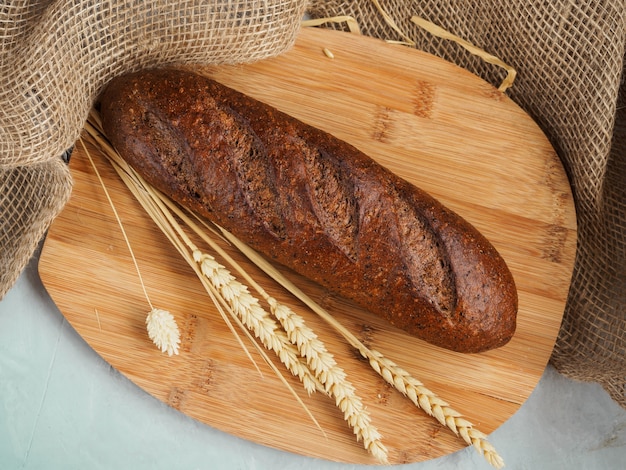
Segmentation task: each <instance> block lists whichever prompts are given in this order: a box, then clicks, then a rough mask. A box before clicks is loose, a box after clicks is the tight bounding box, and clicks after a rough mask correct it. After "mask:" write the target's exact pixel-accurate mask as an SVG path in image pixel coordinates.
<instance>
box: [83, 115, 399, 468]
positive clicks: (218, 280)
mask: <svg viewBox="0 0 626 470" xmlns="http://www.w3.org/2000/svg"><path fill="white" fill-rule="evenodd" d="M92 130H94V131H96V130H97V129H96V128H95V127H94V128H93V129H92ZM101 145H102V143H101ZM107 156H109V158H110V159H113V161H112V163H113V165H114V167H115V168H116V170H117V171H118V174H120V176H121V177H122V179H123V180H124V181H125V182H126V184H127V185H130V186H131V190H133V192H134V193H135V196H136V197H137V198H138V199H139V200H140V202H141V203H142V204H143V205H144V208H146V207H145V206H146V205H147V206H151V208H150V210H148V209H147V208H146V210H147V212H148V213H149V214H151V215H153V218H155V217H156V218H157V219H161V220H158V225H159V226H160V227H162V229H163V227H169V229H167V230H164V233H165V234H166V235H167V236H168V238H169V239H170V240H171V241H174V239H175V234H174V233H172V232H173V231H174V232H177V233H176V236H178V237H179V238H180V240H182V243H183V244H184V245H186V246H187V248H188V249H189V250H191V253H192V258H193V260H194V262H195V263H196V264H197V266H196V269H197V267H198V266H199V269H200V272H201V273H202V276H203V279H207V280H209V282H210V283H211V285H212V287H213V289H215V290H216V291H218V292H219V294H220V295H219V296H215V297H214V299H213V300H214V302H215V303H216V304H219V303H220V301H225V302H226V303H227V304H228V305H229V307H230V309H231V311H232V312H234V313H235V315H236V316H237V317H238V318H239V319H240V320H241V322H242V323H243V325H245V326H246V327H248V328H249V329H251V330H253V331H254V334H255V336H256V337H257V338H259V340H260V341H261V342H262V343H263V345H264V346H265V347H266V348H267V349H271V350H273V351H274V352H275V353H276V354H277V356H278V357H279V359H280V360H281V362H283V364H285V366H286V367H287V369H288V370H289V371H290V372H291V373H292V374H294V375H296V376H297V377H299V378H300V380H301V381H302V383H303V384H304V386H305V389H306V390H307V391H308V392H309V393H311V392H312V391H313V390H315V389H316V388H321V389H323V390H324V391H325V392H326V393H328V394H329V395H331V396H333V397H334V398H335V402H336V405H337V406H338V407H339V408H340V409H341V410H342V412H343V413H344V418H345V420H346V421H347V422H348V424H349V425H350V426H351V427H352V429H353V431H354V434H355V435H356V437H357V441H360V440H362V441H363V445H364V447H365V448H366V449H367V450H368V451H369V452H370V453H371V454H372V455H373V456H374V457H375V458H376V459H377V460H379V461H380V462H383V463H384V462H387V449H386V448H385V447H384V445H383V444H382V442H381V436H380V434H379V432H378V431H377V429H376V428H375V427H374V426H373V425H372V423H371V418H370V416H369V414H368V413H367V412H366V410H365V408H364V407H363V404H362V402H361V400H360V398H358V396H357V395H356V393H355V388H354V387H353V386H352V384H350V383H349V382H348V381H347V379H346V374H345V372H343V370H342V369H340V368H339V367H338V366H337V364H336V362H335V361H334V358H333V357H332V355H331V354H330V353H328V351H327V350H326V348H325V346H324V345H323V343H322V342H321V340H319V338H317V336H316V335H315V334H314V333H313V331H312V330H310V329H309V328H308V327H306V325H304V320H303V319H301V317H299V316H298V315H296V314H295V313H294V312H292V311H291V309H288V308H287V307H286V306H284V305H281V304H279V303H278V302H276V301H275V299H273V298H271V297H270V296H269V295H267V293H265V291H264V290H263V289H262V288H261V287H260V286H259V285H258V284H257V283H256V282H254V281H253V280H252V279H251V278H250V277H249V276H248V275H247V274H245V271H244V270H243V269H242V268H241V267H240V266H239V265H238V264H237V263H235V261H234V260H232V258H230V257H229V256H228V255H227V254H226V253H225V252H224V251H223V250H221V248H219V246H218V245H217V244H215V243H214V242H212V241H211V240H209V242H210V244H211V245H212V246H213V247H214V248H215V249H217V250H219V251H220V253H221V254H222V255H223V256H225V257H227V258H228V259H229V260H230V261H231V264H234V265H235V266H236V267H237V269H238V270H239V271H240V272H242V273H244V274H245V276H246V277H247V278H248V279H249V281H251V282H253V283H254V285H255V286H256V289H257V291H259V292H260V293H262V295H263V296H264V297H265V299H266V300H267V301H268V303H269V304H270V308H271V310H272V311H273V313H274V314H276V313H278V314H279V315H281V318H282V319H283V320H285V323H286V324H288V323H289V322H287V321H286V320H287V319H290V320H291V322H290V323H289V324H290V325H291V326H292V328H290V331H291V338H290V337H289V334H288V333H286V332H284V331H283V330H281V329H280V328H279V326H278V324H277V323H276V322H275V321H274V320H273V319H271V318H270V317H269V315H267V313H266V312H265V310H264V309H263V308H262V307H261V306H260V305H259V303H258V300H257V299H256V298H255V297H253V296H252V295H251V294H250V293H249V291H248V289H247V287H246V286H245V285H243V284H241V283H240V282H239V281H237V280H236V279H235V278H234V276H232V275H231V274H230V272H228V270H227V269H226V268H225V267H224V266H222V265H221V264H219V263H218V262H217V261H216V260H215V258H214V257H212V256H211V255H208V254H206V253H202V252H201V251H200V250H199V249H198V248H197V247H196V246H195V244H193V242H192V241H191V240H190V239H189V237H188V236H187V235H186V234H185V232H184V231H183V230H182V228H180V226H179V225H178V224H177V222H176V221H175V220H174V218H173V216H172V215H171V213H170V209H175V207H176V206H175V205H173V204H172V203H171V201H169V199H168V198H166V197H164V196H163V195H162V194H161V193H159V192H158V191H155V190H153V189H152V188H150V187H149V185H148V184H147V183H146V182H145V181H143V179H142V178H141V177H140V176H139V175H137V174H136V173H135V172H134V171H133V170H132V169H131V168H130V167H129V166H128V165H126V164H125V162H123V161H121V160H119V158H118V156H117V154H114V155H108V154H107ZM129 175H132V176H131V177H130V178H128V176H129ZM138 188H140V189H138ZM144 192H145V194H149V197H148V198H147V199H146V198H145V194H144ZM156 208H158V210H155V209H156ZM176 213H177V215H178V216H179V217H183V219H184V220H187V223H188V225H192V226H194V227H195V224H192V223H191V221H190V220H188V219H187V218H186V217H185V216H184V214H183V213H182V212H180V211H177V212H176ZM158 214H160V216H159V215H158ZM163 218H164V219H166V221H167V223H165V221H164V220H162V219H163ZM196 232H197V233H198V232H201V231H198V230H197V229H196ZM202 234H203V238H205V239H206V236H205V235H204V233H203V232H202ZM175 245H177V247H178V249H179V251H181V253H182V252H183V250H182V247H181V246H180V243H175ZM183 254H184V253H183ZM187 258H188V257H187ZM298 319H299V320H298ZM289 324H288V326H289ZM296 325H297V326H298V327H296ZM281 326H282V325H281ZM305 338H308V340H305ZM292 339H293V340H294V343H295V344H296V346H297V347H298V351H295V350H294V347H293V344H292ZM297 352H300V354H301V355H302V356H303V357H304V358H305V359H306V363H302V362H301V361H300V359H299V357H298V355H297ZM309 367H312V369H313V373H312V374H311V370H310V369H309ZM311 375H313V377H311ZM307 412H308V410H307ZM309 414H310V413H309ZM311 417H312V416H311ZM312 418H313V417H312ZM313 419H314V418H313ZM316 423H317V422H316ZM318 427H319V425H318Z"/></svg>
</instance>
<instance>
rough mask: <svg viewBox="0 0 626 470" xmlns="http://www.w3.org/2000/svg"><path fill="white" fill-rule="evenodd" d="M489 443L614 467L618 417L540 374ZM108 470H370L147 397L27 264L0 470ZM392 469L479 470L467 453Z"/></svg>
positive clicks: (5, 334)
mask: <svg viewBox="0 0 626 470" xmlns="http://www.w3.org/2000/svg"><path fill="white" fill-rule="evenodd" d="M68 269H69V268H68ZM407 432H410V429H409V430H407ZM285 438H286V439H288V438H289V436H285ZM425 439H427V437H425ZM490 441H491V442H492V443H493V444H494V445H495V447H496V449H498V451H499V453H500V454H501V455H502V456H503V457H504V459H505V461H506V463H507V468H509V469H516V470H517V469H519V470H525V469H533V470H534V469H549V470H552V469H557V470H558V469H568V470H577V469H585V470H595V469H598V470H600V469H601V470H613V469H616V470H617V469H623V468H626V411H624V410H623V409H622V408H620V407H619V406H617V405H616V404H615V403H614V402H612V401H611V400H610V398H609V397H608V395H607V394H606V393H605V392H604V391H603V390H602V388H601V387H599V386H598V385H596V384H586V383H577V382H574V381H571V380H568V379H566V378H564V377H563V376H561V375H559V374H558V373H556V372H555V371H554V370H553V369H552V368H550V367H548V368H547V369H546V371H545V373H544V376H543V378H542V379H541V381H540V383H539V385H538V386H537V388H536V390H535V391H534V392H533V394H532V395H531V396H530V398H529V399H528V401H527V402H526V403H525V404H524V405H523V406H522V407H521V409H520V410H519V411H518V412H517V413H516V414H515V415H514V416H513V417H512V418H511V419H510V420H509V421H507V422H506V423H505V424H504V425H502V426H501V427H500V428H499V429H498V430H496V431H495V432H494V433H493V434H492V436H491V437H490ZM113 468H115V469H133V470H141V469H151V470H160V469H176V470H188V469H189V470H191V469H213V468H216V469H220V470H221V469H224V470H228V469H246V470H248V469H250V470H257V469H266V468H267V469H270V468H271V469H275V470H278V469H283V468H285V469H295V470H299V469H301V470H308V469H311V470H312V469H315V470H330V469H332V470H336V469H338V470H348V469H351V470H354V469H366V468H371V467H366V466H359V465H346V464H338V463H333V462H326V461H321V460H315V459H311V458H306V457H301V456H297V455H292V454H287V453H284V452H280V451H277V450H274V449H270V448H266V447H262V446H259V445H256V444H253V443H250V442H247V441H244V440H242V439H239V438H236V437H233V436H230V435H227V434H224V433H222V432H220V431H216V430H214V429H212V428H209V427H208V426H205V425H203V424H200V423H198V422H196V421H194V420H192V419H190V418H188V417H186V416H185V415H182V414H181V413H179V412H177V411H176V410H174V409H172V408H169V407H168V406H166V405H164V404H163V403H161V402H159V401H158V400H156V399H154V398H152V397H151V396H149V395H148V394H146V393H145V392H143V391H142V390H141V389H139V388H138V387H136V386H135V385H134V384H132V383H131V382H130V381H128V380H126V379H125V378H124V377H123V376H121V375H120V374H119V373H118V372H116V371H115V370H114V369H112V368H111V367H110V366H109V365H108V364H107V363H106V362H104V361H103V360H102V359H101V358H100V357H99V356H98V355H97V354H96V353H95V352H94V351H93V350H92V349H90V348H89V347H88V346H87V345H86V344H85V343H84V341H83V340H82V339H81V338H80V336H78V335H77V334H76V333H75V332H74V330H73V329H72V328H71V326H70V325H69V324H68V323H67V322H66V321H65V320H64V319H63V316H62V315H61V314H60V312H59V311H58V309H57V308H56V307H55V305H54V304H53V303H52V302H51V300H50V299H49V297H48V296H47V294H46V292H45V290H44V288H43V286H42V285H41V282H40V280H39V277H38V275H37V272H36V260H33V262H31V264H30V265H29V267H28V268H27V270H26V271H25V272H24V273H23V274H22V276H21V277H20V278H19V280H18V282H17V284H16V285H15V286H14V287H13V289H12V290H11V291H9V293H8V294H7V295H6V297H5V298H4V299H3V300H2V301H0V469H1V470H5V469H7V470H13V469H16V470H17V469H45V470H56V469H63V470H71V469H81V470H82V469H90V470H91V469H94V470H98V469H113ZM394 468H397V469H399V470H434V469H451V470H454V469H463V470H473V469H489V468H491V467H490V466H489V465H488V464H487V463H486V462H484V461H483V459H482V457H480V456H479V455H478V454H477V453H476V452H475V451H474V450H473V449H470V448H468V449H465V450H462V451H460V452H457V453H455V454H452V455H449V456H446V457H442V458H439V459H436V460H431V461H427V462H420V463H413V464H407V465H399V466H395V467H394Z"/></svg>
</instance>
